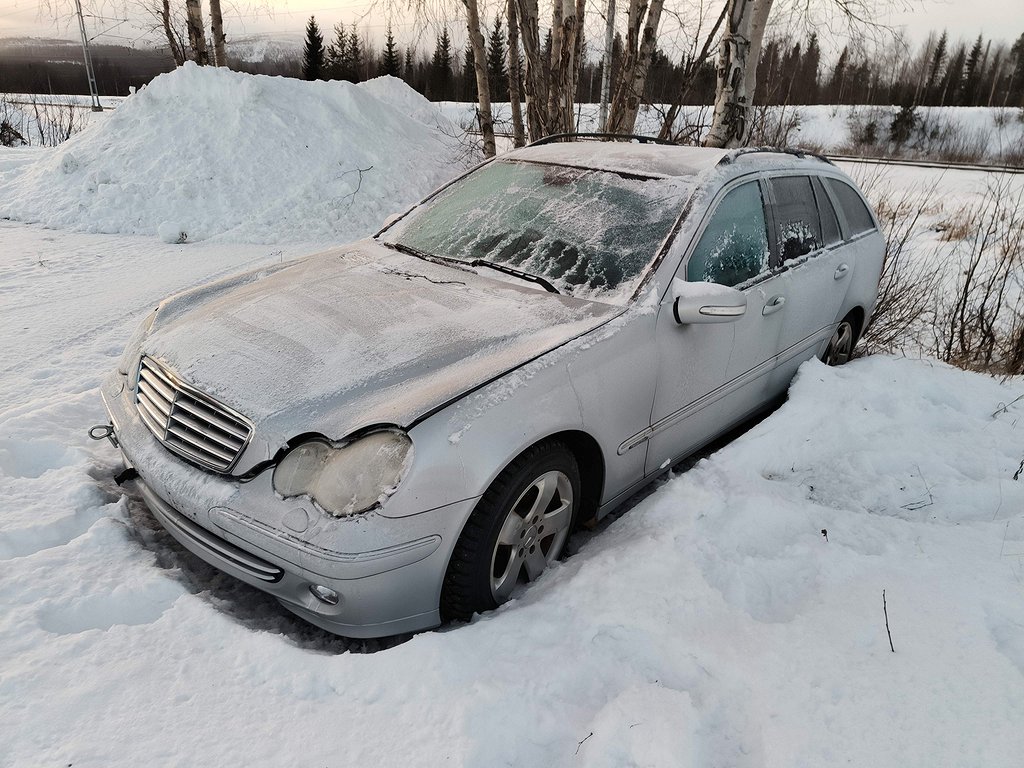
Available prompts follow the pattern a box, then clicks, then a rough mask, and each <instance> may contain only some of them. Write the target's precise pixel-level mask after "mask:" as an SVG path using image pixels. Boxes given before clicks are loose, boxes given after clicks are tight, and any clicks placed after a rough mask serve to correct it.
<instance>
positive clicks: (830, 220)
mask: <svg viewBox="0 0 1024 768" xmlns="http://www.w3.org/2000/svg"><path fill="white" fill-rule="evenodd" d="M812 183H813V185H814V197H815V198H816V199H817V201H818V213H819V214H820V215H821V237H822V239H823V240H824V242H825V245H835V244H836V243H841V242H842V241H843V236H842V234H841V233H840V231H839V218H838V217H837V216H836V209H835V208H834V207H833V206H832V201H831V200H830V199H829V196H828V195H827V194H826V192H825V188H824V187H823V186H822V185H821V179H818V178H815V179H814V180H813V182H812Z"/></svg>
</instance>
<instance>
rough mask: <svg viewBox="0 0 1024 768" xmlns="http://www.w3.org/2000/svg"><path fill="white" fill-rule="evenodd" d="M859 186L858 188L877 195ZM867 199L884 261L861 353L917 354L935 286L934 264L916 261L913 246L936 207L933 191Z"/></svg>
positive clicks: (869, 185) (930, 315)
mask: <svg viewBox="0 0 1024 768" xmlns="http://www.w3.org/2000/svg"><path fill="white" fill-rule="evenodd" d="M878 178H880V177H876V179H875V181H874V183H872V182H871V181H870V180H862V181H861V185H862V188H865V187H866V188H867V189H869V190H870V189H877V184H878ZM869 196H871V197H873V198H874V199H873V203H874V207H875V211H876V213H877V214H878V217H879V220H880V221H881V223H882V230H883V232H884V233H885V261H884V262H883V265H882V275H881V278H880V279H879V282H878V302H877V303H876V305H875V311H874V313H873V314H872V316H871V319H870V321H869V322H868V325H867V327H866V328H865V329H864V332H863V334H862V335H861V338H862V339H863V347H862V348H863V349H864V351H866V352H890V353H892V352H899V353H901V354H907V353H913V352H914V351H915V350H917V349H919V348H920V341H919V335H920V332H921V329H922V328H925V327H927V326H929V325H931V324H932V323H933V322H934V302H933V297H934V296H936V295H937V293H938V291H939V286H940V284H941V278H942V275H941V268H940V267H939V262H938V261H937V260H935V259H929V258H921V257H920V252H919V251H920V249H919V248H918V240H920V238H921V237H922V235H923V234H924V232H925V227H924V226H923V221H922V220H923V218H924V217H926V216H927V215H928V214H929V213H930V212H931V211H933V210H934V209H935V208H936V207H937V206H938V202H937V194H936V188H935V186H932V187H931V188H930V189H927V190H925V191H924V192H923V193H911V192H910V191H907V192H904V193H903V194H902V195H900V196H898V197H897V196H894V195H893V194H892V192H891V190H886V191H884V192H882V193H881V194H878V195H872V194H870V192H869Z"/></svg>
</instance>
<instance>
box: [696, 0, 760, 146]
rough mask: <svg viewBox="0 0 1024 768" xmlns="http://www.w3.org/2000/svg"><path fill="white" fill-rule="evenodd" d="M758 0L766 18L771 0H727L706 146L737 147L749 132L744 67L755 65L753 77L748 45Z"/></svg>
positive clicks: (747, 96)
mask: <svg viewBox="0 0 1024 768" xmlns="http://www.w3.org/2000/svg"><path fill="white" fill-rule="evenodd" d="M759 3H763V4H764V5H765V6H768V7H767V8H764V9H763V10H762V12H763V13H764V14H765V18H766V19H767V14H768V12H769V11H770V10H771V8H770V6H771V0H729V5H728V14H727V16H726V28H725V34H724V35H723V36H722V41H721V44H720V45H719V51H718V83H717V87H716V93H715V111H714V116H713V117H712V120H711V130H709V131H708V135H707V136H705V137H704V146H706V147H739V146H742V145H743V144H744V142H746V140H747V136H748V135H749V133H750V120H749V112H750V94H749V93H747V91H746V84H747V77H748V68H750V67H753V68H755V77H756V67H757V60H756V59H751V57H750V48H751V39H752V36H753V32H754V16H755V11H757V6H758V4H759ZM761 34H762V35H763V34H764V29H763V28H762V29H761ZM758 48H759V49H760V40H759V41H758Z"/></svg>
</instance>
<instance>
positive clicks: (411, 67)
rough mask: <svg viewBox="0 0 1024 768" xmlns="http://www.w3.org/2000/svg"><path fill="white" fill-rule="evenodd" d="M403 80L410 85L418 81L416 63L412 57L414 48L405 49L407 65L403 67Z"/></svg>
mask: <svg viewBox="0 0 1024 768" xmlns="http://www.w3.org/2000/svg"><path fill="white" fill-rule="evenodd" d="M402 79H403V80H405V82H407V83H408V84H409V85H412V84H413V82H415V80H416V63H415V61H414V60H413V57H412V48H411V47H410V48H406V49H405V63H404V64H403V65H402Z"/></svg>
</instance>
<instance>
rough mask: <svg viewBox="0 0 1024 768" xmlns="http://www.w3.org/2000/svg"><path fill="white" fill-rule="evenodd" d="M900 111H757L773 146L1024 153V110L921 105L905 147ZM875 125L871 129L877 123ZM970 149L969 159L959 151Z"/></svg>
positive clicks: (702, 113) (657, 111) (693, 110)
mask: <svg viewBox="0 0 1024 768" xmlns="http://www.w3.org/2000/svg"><path fill="white" fill-rule="evenodd" d="M440 106H441V109H442V111H443V112H444V114H445V115H447V116H448V117H449V119H451V120H452V121H453V122H456V123H458V124H460V125H462V126H466V127H470V126H473V125H474V124H475V121H476V105H475V104H467V103H461V102H451V101H449V102H442V103H441V105H440ZM666 111H667V108H666V106H665V105H660V104H655V105H644V106H642V107H641V109H640V113H639V115H638V116H637V122H636V128H635V133H638V134H641V135H647V136H657V135H658V133H659V131H660V129H661V125H662V122H663V119H664V114H665V112H666ZM898 112H899V107H897V106H885V107H881V106H867V105H848V104H839V105H831V104H813V105H799V106H785V107H782V106H772V107H767V108H764V109H755V118H754V124H755V129H754V131H755V135H757V136H765V137H767V139H766V140H765V143H768V144H771V145H773V146H777V145H781V144H787V145H789V146H794V147H796V146H803V147H809V148H812V149H816V150H818V151H822V152H826V153H828V154H836V155H842V154H854V155H861V154H868V155H869V156H881V157H886V156H889V155H893V156H898V157H911V158H913V157H927V156H928V154H929V153H936V152H942V153H947V154H949V155H951V157H947V158H945V159H955V160H961V159H964V157H974V159H975V160H977V161H984V162H989V163H1008V164H1011V165H1020V164H1021V162H1022V158H1024V113H1021V111H1020V110H1019V109H1014V108H1012V107H920V108H919V109H918V110H917V121H918V122H917V130H916V131H915V132H913V133H912V135H911V137H910V139H909V140H908V141H907V142H906V144H905V145H902V146H900V147H895V146H893V145H891V144H889V143H888V139H889V129H890V125H891V123H892V120H893V118H894V117H895V116H896V114H897V113H898ZM576 113H577V114H576V116H577V124H578V130H580V131H596V130H599V128H598V125H599V120H598V115H599V107H598V105H597V104H579V105H577V109H576ZM494 115H495V120H496V121H497V123H498V128H497V130H499V131H502V132H505V133H508V132H510V131H511V121H512V117H511V108H510V106H509V105H508V104H507V103H502V104H496V105H495V107H494ZM711 116H712V109H711V107H710V106H706V105H705V106H687V107H683V109H682V111H681V113H680V116H679V118H678V120H677V122H676V125H677V127H679V128H684V127H687V126H690V127H693V128H696V129H697V135H699V136H703V135H704V133H706V132H707V129H708V128H710V126H711ZM872 123H873V124H874V128H871V129H869V126H870V124H872ZM869 131H873V132H874V134H875V136H876V138H875V140H874V141H872V142H869V146H866V145H864V144H863V143H861V144H858V135H859V136H860V137H861V139H863V135H864V134H866V133H868V132H869ZM958 155H963V156H964V157H959V156H958Z"/></svg>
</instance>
